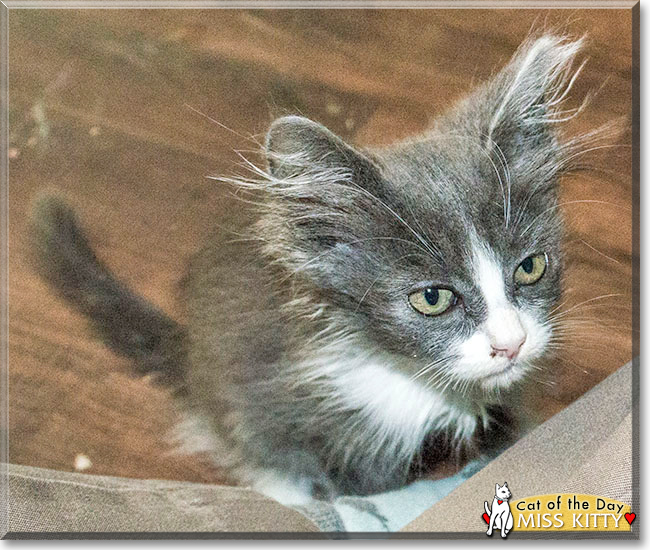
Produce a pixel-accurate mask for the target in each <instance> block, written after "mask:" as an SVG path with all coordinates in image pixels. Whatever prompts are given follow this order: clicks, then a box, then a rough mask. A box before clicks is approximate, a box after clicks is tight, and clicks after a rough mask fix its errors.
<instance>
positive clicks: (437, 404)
mask: <svg viewBox="0 0 650 550" xmlns="http://www.w3.org/2000/svg"><path fill="white" fill-rule="evenodd" d="M399 360H400V359H398V358H396V357H394V356H392V355H389V354H386V353H377V352H372V351H369V350H367V349H365V348H364V347H363V346H358V345H355V344H354V343H351V342H349V341H348V342H345V343H343V342H341V343H340V344H338V345H336V346H330V347H329V348H328V349H326V350H323V352H322V353H319V354H318V355H317V356H315V357H312V358H310V359H309V360H308V361H305V362H304V363H302V364H301V365H300V370H301V374H302V376H303V377H306V378H308V379H311V380H312V381H317V382H319V383H321V384H322V387H323V388H324V389H325V391H327V397H328V399H327V400H326V401H327V404H326V405H325V406H326V407H328V408H329V407H335V408H336V409H338V410H347V411H350V416H349V417H348V420H346V422H347V423H348V424H349V425H350V428H351V430H350V433H351V437H352V439H355V440H356V442H357V443H358V444H361V445H363V446H364V447H365V452H367V453H368V454H369V455H372V454H373V453H376V452H379V450H380V449H381V451H382V452H386V453H393V455H394V456H395V458H396V459H404V460H410V458H411V457H412V456H413V454H414V453H416V452H417V450H418V449H419V448H420V446H421V444H422V442H423V440H424V438H425V436H426V435H427V433H429V432H430V431H431V430H434V429H442V430H445V431H446V432H447V433H449V434H450V435H452V436H453V437H454V439H455V440H456V441H457V442H458V443H460V442H462V441H463V440H466V439H468V438H469V437H471V435H472V434H473V433H474V430H475V429H476V425H477V412H480V408H477V410H475V409H474V407H472V406H469V405H465V404H464V403H463V402H461V401H454V400H453V399H452V398H450V397H449V396H446V395H444V394H442V393H440V392H438V391H436V390H433V389H430V388H426V387H425V386H424V385H423V384H422V383H421V382H420V381H419V380H416V379H413V378H412V377H409V376H407V375H406V374H403V373H402V372H400V371H399V370H397V368H396V366H397V365H396V363H397V361H399ZM353 426H356V429H355V430H353V429H352V427H353ZM348 443H354V441H349V442H348Z"/></svg>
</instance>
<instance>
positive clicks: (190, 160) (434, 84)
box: [9, 10, 632, 482]
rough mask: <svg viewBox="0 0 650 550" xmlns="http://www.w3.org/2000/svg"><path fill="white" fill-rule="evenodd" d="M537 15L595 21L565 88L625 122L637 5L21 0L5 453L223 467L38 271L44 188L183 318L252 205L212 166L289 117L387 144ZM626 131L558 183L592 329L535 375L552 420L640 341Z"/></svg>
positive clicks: (180, 469) (63, 463) (23, 458)
mask: <svg viewBox="0 0 650 550" xmlns="http://www.w3.org/2000/svg"><path fill="white" fill-rule="evenodd" d="M544 25H546V26H548V27H553V26H556V27H557V26H560V27H561V28H562V29H564V30H566V31H568V32H570V33H572V34H574V35H582V34H584V33H588V38H589V43H588V46H587V49H586V52H585V54H586V56H588V57H589V62H588V64H587V66H586V68H585V70H584V71H583V73H582V75H581V77H580V79H579V80H578V82H577V83H576V84H575V86H574V88H573V90H572V94H573V97H574V102H575V104H577V102H578V101H579V100H580V99H581V98H582V97H583V95H584V94H585V93H586V92H587V91H589V90H599V93H598V94H597V95H596V96H595V98H594V100H593V102H592V103H591V104H590V106H589V107H588V108H587V110H586V111H585V112H584V114H583V115H582V116H581V117H580V118H579V119H578V120H576V121H574V122H573V123H572V124H573V126H571V127H570V128H572V129H574V130H575V131H580V130H584V129H587V128H592V127H595V126H596V125H599V124H601V123H603V122H606V121H608V120H611V119H612V118H616V117H630V116H631V90H632V87H631V48H632V43H631V28H632V18H631V12H630V11H629V10H628V11H626V10H589V11H587V10H559V11H549V10H545V11H536V10H525V11H524V10H519V11H517V10H513V11H511V10H485V11H477V10H449V11H433V10H417V11H409V10H404V11H398V10H377V11H350V10H343V11H312V10H296V11H265V10H259V11H255V10H251V11H224V10H215V11H191V10H187V11H185V10H152V11H138V10H130V11H120V10H106V11H97V10H87V11H70V10H61V11H45V10H24V11H20V10H12V11H11V12H10V19H9V26H10V34H9V44H10V65H9V67H10V75H9V82H10V103H9V105H10V134H11V135H10V167H9V169H10V189H9V197H10V218H9V226H10V228H9V231H10V233H9V236H10V243H9V247H10V266H9V276H10V282H9V307H10V323H9V339H10V340H9V343H10V345H9V360H10V373H9V374H10V376H9V379H10V411H9V415H10V426H9V427H10V459H11V461H12V462H15V463H20V464H29V465H34V466H43V467H48V468H56V469H61V470H74V463H75V459H76V458H77V457H78V455H84V456H85V457H87V458H88V459H89V460H90V462H91V463H92V466H90V468H88V469H87V470H86V471H87V472H89V473H96V474H109V475H120V476H129V477H137V478H166V479H180V480H194V481H215V482H216V481H219V480H220V473H219V471H218V470H216V469H214V468H212V467H210V466H209V464H208V463H207V461H206V459H205V458H204V457H200V456H199V457H179V456H176V455H174V454H171V453H170V450H171V447H170V445H169V443H168V437H167V433H168V431H169V429H170V427H171V426H172V425H173V423H174V420H175V417H174V413H173V408H172V407H171V403H170V397H169V396H168V395H167V394H166V393H165V392H164V391H162V390H160V389H157V388H154V387H152V386H151V385H150V384H149V383H148V381H147V380H142V379H133V378H130V377H129V376H128V364H127V362H126V361H124V360H122V359H119V358H117V357H115V356H113V355H112V354H111V353H109V352H108V351H107V350H106V349H104V348H103V346H102V345H101V344H99V343H97V342H96V341H94V340H93V339H92V337H91V336H90V333H89V331H88V329H87V326H86V324H85V322H84V320H83V319H82V318H81V317H80V316H79V315H77V314H75V313H73V312H72V311H71V310H69V309H68V308H67V307H66V306H65V304H63V303H62V302H61V301H59V300H58V299H57V298H55V297H54V296H53V295H52V294H51V293H50V292H49V291H48V289H47V288H46V287H45V286H44V285H43V284H42V283H41V282H40V281H39V280H38V279H37V278H36V277H35V276H34V275H33V274H32V273H31V272H30V270H29V268H28V266H27V265H26V262H25V228H26V217H27V215H28V212H29V205H30V202H31V201H32V200H33V198H34V197H35V196H36V195H37V194H38V193H39V192H41V191H42V190H44V189H48V188H49V189H56V190H59V191H60V192H62V193H64V194H65V195H67V197H68V198H69V200H70V202H71V203H72V204H73V205H75V206H76V207H77V208H78V210H79V213H80V215H81V217H82V219H83V221H84V223H85V224H86V226H87V227H88V228H90V234H91V236H92V239H93V241H94V243H95V244H96V246H97V249H98V253H99V255H100V256H101V257H102V258H103V259H104V260H105V261H106V262H108V264H109V265H111V266H112V267H113V268H114V269H115V271H116V272H117V273H119V274H120V275H121V276H122V277H123V279H124V280H126V281H127V282H128V283H129V284H131V285H132V286H133V287H134V288H135V289H137V291H139V292H140V293H142V294H143V295H145V296H146V297H148V298H149V299H151V300H152V301H154V302H155V303H156V304H158V305H160V306H161V307H162V308H164V309H165V310H166V311H168V312H170V314H172V315H173V316H175V317H176V318H178V319H181V320H182V318H183V313H182V307H181V304H179V303H178V301H177V299H176V296H177V284H178V281H179V280H180V279H181V277H182V275H183V271H184V265H185V262H186V260H187V258H188V257H189V256H190V254H192V252H193V251H194V250H196V248H197V247H198V245H199V243H200V241H201V239H202V238H203V236H204V235H205V234H206V232H207V231H208V230H209V229H210V227H211V225H212V224H214V223H215V222H216V223H218V222H219V219H220V217H222V216H224V215H225V213H226V212H232V209H233V208H237V205H236V204H233V203H232V202H230V198H229V195H228V193H226V192H225V191H224V189H223V188H221V187H219V186H218V185H217V184H215V182H214V181H212V180H209V179H207V178H206V176H207V175H210V174H213V173H223V172H230V171H233V170H234V171H237V170H238V169H237V166H236V165H237V163H238V162H239V158H238V156H237V154H236V153H235V151H242V150H251V149H252V148H254V147H255V146H254V143H253V142H252V141H251V140H250V139H249V138H250V137H253V138H254V139H259V138H260V137H261V136H262V135H263V133H264V131H265V128H266V127H267V126H268V124H269V122H270V121H271V120H272V119H273V117H274V116H276V115H278V114H283V113H289V112H291V113H302V114H304V115H306V116H309V117H311V118H314V119H316V120H319V121H321V122H323V123H325V124H326V125H328V126H329V127H330V128H331V129H332V130H333V131H335V132H337V133H338V134H340V135H342V136H343V137H345V138H350V139H353V140H355V141H356V142H357V143H359V144H361V145H377V144H388V143H391V142H394V141H396V140H399V139H400V138H404V137H406V136H408V135H409V134H411V133H413V132H418V131H421V130H423V129H424V128H426V127H427V125H428V124H429V123H430V121H431V120H432V118H433V117H434V116H435V115H436V113H438V112H440V111H441V110H442V109H444V108H445V107H447V106H449V105H450V104H451V103H452V102H453V101H454V100H455V99H456V98H458V97H460V96H461V95H463V94H464V93H465V92H466V91H468V90H469V89H470V88H471V87H472V86H473V85H474V84H475V83H477V82H480V81H481V80H483V79H485V78H487V77H488V76H489V75H490V73H491V72H492V71H493V69H495V68H498V67H499V66H500V65H501V64H503V63H504V62H505V61H506V60H507V59H508V58H509V56H510V55H511V54H512V52H513V51H514V50H515V48H516V47H517V46H518V45H519V43H520V42H521V41H522V40H523V39H524V37H525V36H526V35H527V33H528V31H529V29H530V28H531V26H536V27H537V28H539V27H541V26H544ZM198 113H203V115H202V114H198ZM204 115H205V116H204ZM208 117H209V118H208ZM210 119H214V120H215V121H218V122H217V123H215V122H212V121H211V120H210ZM225 127H228V128H230V129H231V130H232V131H231V130H228V129H226V128H225ZM620 143H623V146H620V147H614V148H607V149H601V150H599V151H595V152H594V153H593V157H592V160H593V162H594V164H596V165H597V166H599V167H601V168H602V169H601V170H600V171H599V172H597V173H595V174H593V175H589V176H581V177H579V178H573V179H570V180H566V181H564V182H563V193H564V196H563V202H566V203H567V204H566V205H565V206H564V212H565V215H566V217H567V220H568V224H569V230H570V235H569V239H568V250H569V255H570V260H571V268H570V271H569V274H568V287H569V292H568V294H567V303H566V304H565V306H564V307H565V308H566V309H567V310H568V309H569V308H571V307H573V306H574V305H576V304H579V303H581V302H583V301H587V300H593V301H590V302H588V303H586V304H584V305H583V306H581V307H578V308H577V309H575V310H572V312H571V314H570V315H571V316H573V317H574V318H575V319H579V320H585V322H586V323H589V324H588V325H587V324H586V325H585V326H584V328H583V332H582V333H581V334H580V335H576V336H575V337H574V338H573V339H572V341H571V342H570V343H569V344H568V345H567V347H566V349H565V350H564V351H563V352H562V357H561V359H560V360H558V362H557V368H556V369H555V370H554V371H546V372H544V373H541V374H540V375H538V377H537V379H536V380H535V381H534V384H533V385H532V386H531V396H530V400H529V403H530V406H531V408H533V409H534V410H536V411H538V412H539V413H540V414H541V415H542V416H549V415H551V414H553V413H555V412H557V411H558V410H560V409H562V408H563V407H564V406H566V405H567V404H568V403H570V402H571V401H572V400H574V399H576V398H577V397H578V396H580V395H581V394H582V393H584V392H585V391H586V390H587V389H589V388H590V387H591V386H593V385H594V384H596V383H597V382H598V381H600V380H601V379H603V378H604V377H605V376H607V375H608V374H609V373H611V372H613V371H614V370H616V369H617V368H618V367H619V366H621V365H622V364H624V363H625V362H627V361H629V360H630V358H631V353H632V351H631V349H632V348H631V300H632V298H631V274H632V267H631V265H632V246H631V239H632V222H631V218H632V210H631V208H632V205H631V200H632V185H631V149H630V147H629V143H630V140H629V137H624V138H623V139H622V140H621V141H620ZM578 200H580V201H583V200H586V201H589V202H574V201H578ZM594 201H595V202H594ZM601 296H608V297H605V298H599V297H601Z"/></svg>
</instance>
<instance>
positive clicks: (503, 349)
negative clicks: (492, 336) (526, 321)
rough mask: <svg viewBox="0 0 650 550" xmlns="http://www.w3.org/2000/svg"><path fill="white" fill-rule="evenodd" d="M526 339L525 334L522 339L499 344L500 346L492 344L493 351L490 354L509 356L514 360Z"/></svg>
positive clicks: (493, 355)
mask: <svg viewBox="0 0 650 550" xmlns="http://www.w3.org/2000/svg"><path fill="white" fill-rule="evenodd" d="M525 341H526V337H525V336H524V337H523V338H522V339H521V340H519V341H516V342H509V343H507V344H499V345H498V346H495V345H494V344H492V345H491V347H492V353H491V354H490V355H492V357H496V356H498V357H507V358H508V359H509V360H510V361H512V360H513V359H514V358H515V357H517V355H519V350H520V349H521V346H523V345H524V342H525Z"/></svg>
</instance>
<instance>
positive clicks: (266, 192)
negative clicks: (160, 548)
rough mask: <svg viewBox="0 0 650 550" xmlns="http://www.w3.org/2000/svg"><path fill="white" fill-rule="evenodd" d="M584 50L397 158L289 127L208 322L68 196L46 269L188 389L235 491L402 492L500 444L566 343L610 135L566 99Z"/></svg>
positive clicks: (52, 229) (493, 96)
mask: <svg viewBox="0 0 650 550" xmlns="http://www.w3.org/2000/svg"><path fill="white" fill-rule="evenodd" d="M581 45H582V41H581V40H578V41H570V40H567V39H564V38H561V37H556V36H551V35H544V36H541V37H539V38H537V39H529V40H528V41H526V42H525V43H524V44H523V45H522V46H521V48H520V49H519V50H518V51H517V52H516V53H515V55H514V57H513V58H512V60H511V61H510V62H509V63H508V64H507V65H506V67H505V68H503V69H502V70H501V71H500V72H499V73H497V74H496V75H495V76H494V77H493V78H492V79H491V80H490V81H488V82H487V83H485V84H484V85H483V86H481V87H480V88H478V89H477V90H476V91H475V92H474V93H472V94H471V95H470V96H469V97H467V98H466V99H465V100H463V101H461V102H460V103H458V104H457V105H456V106H455V107H454V108H453V109H451V110H450V111H448V112H447V113H445V114H443V115H442V116H441V117H440V118H439V119H438V120H437V121H436V123H435V126H434V127H433V128H432V129H431V131H429V132H427V133H426V134H423V135H421V136H417V137H416V138H414V139H411V140H409V141H407V142H404V143H401V144H398V145H396V146H394V147H390V148H386V149H380V150H362V149H358V148H355V147H353V146H351V145H349V144H347V143H345V142H344V141H343V140H341V139H340V138H338V137H337V136H335V135H334V134H333V133H332V132H330V131H329V130H327V129H326V128H324V127H323V126H321V125H320V124H318V123H316V122H312V121H310V120H308V119H305V118H302V117H297V116H288V117H284V118H281V119H279V120H276V121H275V122H274V123H273V124H272V126H271V128H270V130H269V131H268V135H267V139H266V146H265V154H266V158H267V161H268V170H266V171H262V170H259V169H255V168H254V167H253V168H252V169H253V170H255V171H256V179H245V178H242V179H238V180H236V181H234V182H233V183H235V184H236V185H238V186H240V188H242V190H243V191H245V192H250V193H251V194H252V195H253V196H254V197H255V200H256V202H257V203H259V204H261V206H260V207H248V210H246V211H245V212H243V213H242V219H244V218H245V219H247V220H248V221H246V223H244V224H243V225H244V226H245V227H244V228H240V233H242V232H243V234H244V236H243V237H242V238H238V239H233V235H232V234H230V233H227V232H224V231H217V232H216V233H215V235H214V237H213V238H212V239H211V240H210V241H209V242H208V243H207V245H206V246H205V247H204V248H203V249H202V251H201V252H200V253H199V254H198V255H197V256H196V257H195V258H194V260H193V261H192V262H191V265H190V268H189V275H188V278H187V292H186V305H187V310H188V316H189V321H188V325H187V326H179V325H178V324H177V323H176V322H175V321H173V320H171V319H170V318H169V317H167V316H166V315H165V314H164V313H163V312H161V311H159V310H158V309H157V308H156V307H154V306H153V305H151V304H149V303H147V302H146V301H144V300H143V299H142V298H140V297H139V296H136V295H135V294H134V293H133V292H132V291H131V290H129V289H128V288H126V287H125V286H124V285H123V284H122V283H121V282H119V281H118V280H117V279H116V278H115V277H114V276H113V275H112V274H111V272H110V271H109V270H108V269H107V267H106V266H104V265H103V264H102V263H101V262H100V261H99V260H98V259H97V258H96V257H95V255H94V253H93V252H92V250H91V247H90V245H89V243H88V241H87V239H86V238H85V237H84V235H83V233H82V231H81V229H80V227H79V224H78V223H77V221H76V217H75V215H74V214H73V212H72V211H71V210H70V209H69V208H68V207H67V206H66V205H65V204H64V203H63V202H62V201H61V200H60V199H58V198H55V197H45V198H42V199H41V200H40V201H38V203H37V207H36V211H35V215H34V230H35V236H36V243H37V248H36V251H37V254H36V256H37V257H38V261H39V265H40V272H41V273H42V275H43V277H44V278H45V279H47V280H48V281H49V282H50V283H51V285H52V286H53V287H54V288H55V289H57V290H58V292H59V293H60V294H62V295H63V296H64V297H65V298H67V299H68V300H69V301H70V302H71V303H72V304H73V305H74V306H75V307H77V308H78V309H79V310H81V311H82V312H83V313H85V314H86V315H87V316H88V317H89V318H90V319H91V321H92V323H93V326H94V327H95V329H96V330H97V331H98V332H99V334H100V336H101V337H102V338H103V339H104V341H105V342H106V343H107V344H108V345H109V346H110V347H111V348H112V349H113V350H115V351H116V352H118V353H121V354H123V355H125V356H127V357H130V358H132V359H134V360H135V365H136V368H137V369H138V370H139V372H141V373H153V374H155V375H157V376H158V378H159V380H160V381H161V382H163V383H165V384H166V385H168V386H169V387H171V388H172V389H173V390H174V391H175V393H176V395H177V396H178V399H179V402H180V404H181V407H182V410H184V411H185V412H186V414H187V418H188V420H187V422H186V424H185V428H186V431H187V432H188V433H189V432H191V435H193V436H194V437H195V438H196V437H198V438H199V443H200V447H201V450H207V451H209V452H210V453H212V455H213V456H214V458H215V460H217V461H218V462H219V463H220V464H222V465H224V466H226V467H227V468H228V471H229V472H230V474H231V475H232V477H233V478H234V479H235V480H236V481H238V482H240V483H243V484H249V485H252V486H253V487H254V488H256V489H258V490H259V491H261V492H263V493H265V494H268V495H270V496H273V497H275V498H277V499H279V500H280V501H282V502H285V503H289V504H299V503H303V502H306V501H307V500H308V499H310V498H313V497H319V498H331V497H333V496H335V495H339V494H370V493H376V492H380V491H386V490H389V489H395V488H397V487H400V486H402V485H403V484H405V483H406V482H407V481H408V480H409V479H411V478H412V477H413V476H414V475H417V473H418V471H419V470H420V469H421V468H422V467H423V465H424V464H426V463H427V461H429V460H430V457H431V455H433V456H434V458H435V459H441V458H445V457H447V456H449V455H452V454H454V453H459V452H460V453H462V452H465V451H468V452H469V451H470V450H471V449H476V448H478V449H480V448H481V444H482V441H486V440H487V441H489V440H492V439H495V438H496V437H497V436H498V434H499V433H500V428H499V426H496V428H495V423H496V424H498V422H496V420H497V419H498V418H499V417H502V418H504V417H505V418H507V415H508V414H511V413H508V412H507V411H506V410H505V409H506V408H507V407H504V406H503V404H504V403H505V405H507V398H506V397H505V392H506V390H508V389H509V388H511V387H513V385H515V383H517V382H520V381H522V380H524V378H525V377H526V375H527V374H528V373H529V372H530V371H531V369H534V368H535V363H536V361H538V360H539V359H540V358H541V357H542V356H543V355H544V353H545V351H546V350H547V348H548V347H549V343H550V342H552V341H553V324H552V322H551V320H550V318H549V315H550V312H551V311H552V309H553V308H554V307H556V306H557V304H558V301H559V298H560V295H561V288H562V282H561V281H562V272H563V251H562V234H563V226H562V220H561V217H560V212H559V208H558V179H559V178H560V176H562V174H563V173H565V172H566V171H567V170H569V169H572V167H573V164H574V159H575V158H576V156H577V154H578V152H579V150H580V148H581V147H583V146H584V144H585V142H586V140H587V139H589V136H587V138H584V137H583V138H574V139H572V140H564V139H562V136H561V134H560V130H559V128H558V126H560V125H561V124H560V123H561V122H562V121H563V120H566V119H567V118H570V117H571V116H572V115H573V114H576V113H577V112H578V111H579V108H578V109H574V110H567V109H566V108H565V107H564V100H565V98H566V95H567V93H568V91H569V89H570V88H571V86H572V84H573V82H574V79H575V76H577V73H578V72H579V69H578V70H577V71H576V70H574V69H573V68H572V67H573V63H574V59H575V57H576V54H577V53H578V51H579V49H580V48H581ZM251 166H252V165H251ZM226 181H228V180H226ZM242 208H245V205H244V203H242ZM517 414H519V413H518V412H517ZM504 415H505V416H504ZM508 424H509V423H508V422H506V426H504V427H503V429H505V430H506V431H507V430H508V429H509V425H508ZM490 430H492V432H493V433H490Z"/></svg>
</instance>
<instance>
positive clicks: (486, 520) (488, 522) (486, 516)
mask: <svg viewBox="0 0 650 550" xmlns="http://www.w3.org/2000/svg"><path fill="white" fill-rule="evenodd" d="M483 519H484V520H485V523H487V524H488V525H489V524H490V516H488V515H487V514H486V513H485V512H483Z"/></svg>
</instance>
